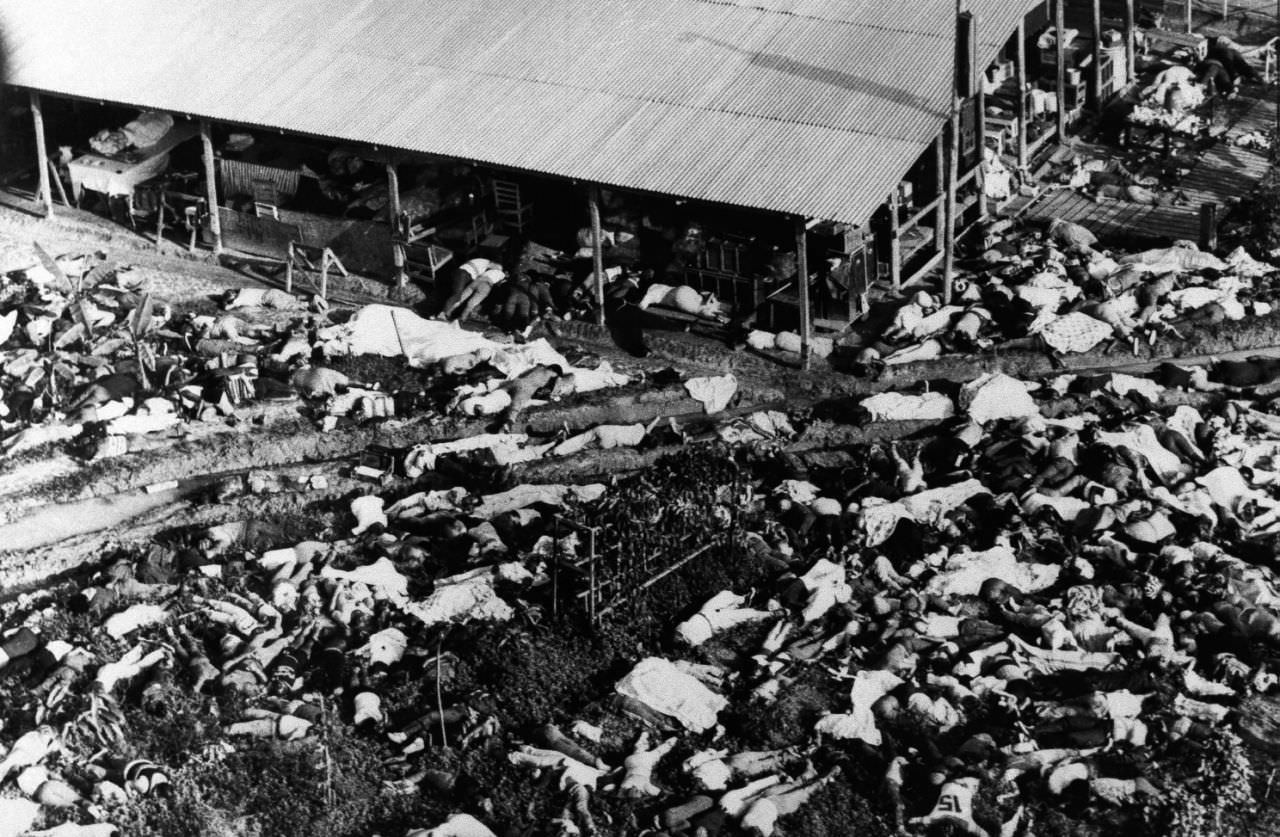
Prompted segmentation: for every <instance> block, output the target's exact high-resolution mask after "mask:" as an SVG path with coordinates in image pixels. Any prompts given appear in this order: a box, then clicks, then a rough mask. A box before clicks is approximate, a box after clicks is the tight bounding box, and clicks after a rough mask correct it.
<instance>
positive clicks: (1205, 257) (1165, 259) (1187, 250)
mask: <svg viewBox="0 0 1280 837" xmlns="http://www.w3.org/2000/svg"><path fill="white" fill-rule="evenodd" d="M1120 263H1121V264H1132V265H1139V266H1141V267H1143V268H1144V269H1145V270H1148V271H1150V272H1151V273H1168V272H1170V271H1174V270H1188V271H1193V270H1205V269H1206V268H1207V269H1212V270H1220V271H1225V270H1226V269H1227V267H1228V265H1227V263H1226V262H1224V261H1223V260H1222V259H1220V258H1218V257H1217V256H1215V255H1213V254H1212V253H1205V252H1202V251H1200V250H1197V249H1194V248H1191V247H1163V248H1159V249H1155V250H1144V251H1142V252H1141V253H1132V254H1130V255H1127V256H1121V257H1120Z"/></svg>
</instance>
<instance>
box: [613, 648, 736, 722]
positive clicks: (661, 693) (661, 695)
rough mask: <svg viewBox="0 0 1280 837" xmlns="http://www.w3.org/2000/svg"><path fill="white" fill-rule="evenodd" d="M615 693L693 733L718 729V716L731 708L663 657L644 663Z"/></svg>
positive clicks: (630, 673) (640, 663) (634, 669)
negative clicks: (679, 724) (675, 721)
mask: <svg viewBox="0 0 1280 837" xmlns="http://www.w3.org/2000/svg"><path fill="white" fill-rule="evenodd" d="M614 690H615V691H616V692H617V693H618V694H620V695H623V696H625V697H629V698H633V699H635V700H638V701H640V702H641V703H643V704H644V705H646V706H648V707H649V708H651V709H653V710H654V711H656V712H660V713H661V714H663V715H670V716H671V717H673V718H675V719H676V720H677V721H679V722H680V723H681V724H682V725H684V727H685V728H686V729H688V730H690V731H692V732H702V731H703V730H707V729H710V728H711V727H713V726H715V725H716V716H717V715H718V714H719V713H720V710H722V709H724V708H725V707H726V706H728V701H726V700H725V699H724V698H723V697H721V696H720V695H718V694H716V693H715V692H713V691H711V690H710V689H708V688H707V687H706V686H704V685H703V684H702V683H701V682H700V681H699V680H697V679H696V678H694V677H692V676H690V675H688V674H685V673H684V672H683V671H681V670H680V669H679V668H677V667H676V666H674V665H672V664H671V662H670V661H668V660H664V659H662V658H661V657H648V658H646V659H644V660H641V661H640V662H639V663H637V664H636V666H635V668H633V669H631V671H630V672H629V673H628V674H627V675H626V676H625V677H623V678H622V679H621V680H619V681H618V683H617V685H616V686H614Z"/></svg>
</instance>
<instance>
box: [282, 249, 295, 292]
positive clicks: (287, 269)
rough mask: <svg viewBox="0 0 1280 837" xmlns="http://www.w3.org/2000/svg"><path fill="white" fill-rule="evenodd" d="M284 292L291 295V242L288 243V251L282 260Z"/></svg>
mask: <svg viewBox="0 0 1280 837" xmlns="http://www.w3.org/2000/svg"><path fill="white" fill-rule="evenodd" d="M284 292H285V293H287V294H291V293H293V242H292V241H290V242H289V249H288V251H287V255H286V257H285V260H284Z"/></svg>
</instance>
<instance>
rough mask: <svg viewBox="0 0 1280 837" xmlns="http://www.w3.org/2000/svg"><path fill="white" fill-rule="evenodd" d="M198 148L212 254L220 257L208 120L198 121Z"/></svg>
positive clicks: (215, 180) (219, 222) (219, 221)
mask: <svg viewBox="0 0 1280 837" xmlns="http://www.w3.org/2000/svg"><path fill="white" fill-rule="evenodd" d="M200 146H201V149H202V152H203V156H204V182H205V194H206V195H207V197H208V201H209V232H210V233H211V234H212V235H213V254H214V255H215V256H220V255H222V216H220V215H219V214H218V170H217V167H216V166H215V165H214V162H213V132H212V130H211V129H210V127H209V120H207V119H201V120H200Z"/></svg>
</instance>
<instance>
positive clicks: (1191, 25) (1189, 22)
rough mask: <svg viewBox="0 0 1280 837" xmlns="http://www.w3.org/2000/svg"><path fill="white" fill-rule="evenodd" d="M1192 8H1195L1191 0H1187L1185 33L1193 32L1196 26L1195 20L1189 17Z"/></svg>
mask: <svg viewBox="0 0 1280 837" xmlns="http://www.w3.org/2000/svg"><path fill="white" fill-rule="evenodd" d="M1194 8H1195V5H1194V4H1193V3H1192V2H1191V0H1187V34H1188V35H1190V34H1191V33H1192V32H1194V31H1195V28H1196V27H1195V22H1194V21H1193V20H1192V19H1191V17H1192V16H1191V12H1192V10H1193V9H1194Z"/></svg>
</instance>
